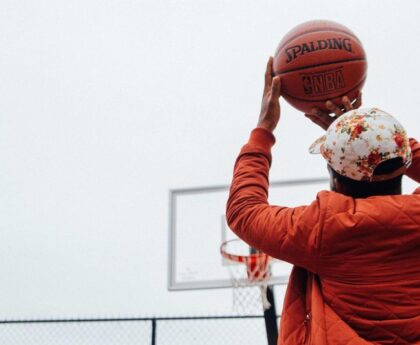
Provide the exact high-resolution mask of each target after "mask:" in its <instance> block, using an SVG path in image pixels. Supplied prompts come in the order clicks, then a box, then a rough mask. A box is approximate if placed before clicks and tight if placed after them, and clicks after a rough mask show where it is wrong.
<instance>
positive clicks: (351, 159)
mask: <svg viewBox="0 0 420 345" xmlns="http://www.w3.org/2000/svg"><path fill="white" fill-rule="evenodd" d="M310 151H311V152H312V153H321V154H322V156H323V157H324V158H325V159H326V160H327V162H328V166H329V170H330V175H331V188H332V189H333V190H336V191H338V192H341V193H343V194H346V195H349V196H352V197H355V198H365V197H369V196H373V195H390V194H401V180H402V176H403V174H404V172H405V170H406V169H407V167H408V166H409V165H410V163H411V149H410V145H409V141H408V137H407V134H406V131H405V130H404V128H403V127H402V126H401V124H400V123H399V122H398V121H397V120H396V119H395V118H394V117H392V116H391V115H389V114H387V113H385V112H383V111H382V110H379V109H377V108H371V109H357V110H351V111H349V112H347V113H345V114H344V115H342V116H340V117H339V118H338V119H337V120H335V121H334V122H333V123H332V124H331V126H330V127H329V128H328V129H327V132H326V134H325V136H323V137H322V138H320V139H318V140H317V141H316V142H315V143H314V144H313V145H312V146H311V148H310Z"/></svg>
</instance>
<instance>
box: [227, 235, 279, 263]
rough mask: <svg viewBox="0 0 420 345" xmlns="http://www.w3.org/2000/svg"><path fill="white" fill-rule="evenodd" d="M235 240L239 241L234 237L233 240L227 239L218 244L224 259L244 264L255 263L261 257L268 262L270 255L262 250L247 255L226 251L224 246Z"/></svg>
mask: <svg viewBox="0 0 420 345" xmlns="http://www.w3.org/2000/svg"><path fill="white" fill-rule="evenodd" d="M236 241H240V239H237V238H235V239H233V240H228V241H225V242H223V243H222V244H221V245H220V254H221V255H222V256H223V257H224V258H225V259H227V260H230V261H234V262H239V263H244V264H246V265H253V264H256V263H257V262H260V261H261V260H262V259H264V260H267V262H268V261H269V260H270V259H271V256H269V255H268V254H266V253H264V252H258V253H254V254H249V255H238V254H231V253H228V252H227V251H226V246H227V245H228V244H229V243H232V242H236Z"/></svg>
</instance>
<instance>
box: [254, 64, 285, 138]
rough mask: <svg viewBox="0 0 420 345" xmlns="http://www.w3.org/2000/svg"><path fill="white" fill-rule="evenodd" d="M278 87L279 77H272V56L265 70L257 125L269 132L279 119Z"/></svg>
mask: <svg viewBox="0 0 420 345" xmlns="http://www.w3.org/2000/svg"><path fill="white" fill-rule="evenodd" d="M280 87H281V85H280V77H279V76H277V77H274V78H273V58H272V57H270V59H269V60H268V62H267V68H266V70H265V83H264V93H263V99H262V103H261V113H260V117H259V119H258V125H257V127H259V128H265V129H267V130H269V131H270V132H272V131H273V130H274V129H275V128H276V126H277V123H278V122H279V120H280V102H279V98H280Z"/></svg>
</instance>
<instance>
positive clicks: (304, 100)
mask: <svg viewBox="0 0 420 345" xmlns="http://www.w3.org/2000/svg"><path fill="white" fill-rule="evenodd" d="M366 77H367V76H366V74H365V75H364V76H363V78H362V79H361V80H360V82H358V83H357V85H356V86H354V87H352V88H351V89H350V90H348V91H346V92H345V93H344V94H342V95H343V96H344V95H345V94H346V93H349V92H352V91H353V90H355V89H357V88H358V87H359V86H360V85H361V84H362V83H363V82H364V81H365V80H366ZM285 97H287V98H293V99H295V100H297V101H302V102H307V103H310V102H326V101H329V100H331V97H329V98H323V99H304V98H299V97H294V96H291V95H289V94H286V95H285ZM336 97H340V95H339V96H335V97H332V98H336Z"/></svg>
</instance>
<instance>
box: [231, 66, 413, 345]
mask: <svg viewBox="0 0 420 345" xmlns="http://www.w3.org/2000/svg"><path fill="white" fill-rule="evenodd" d="M280 84H281V80H280V78H279V77H275V78H273V77H272V58H270V60H269V62H268V64H267V70H266V74H265V87H264V94H263V100H262V106H261V113H260V116H259V120H258V125H257V128H255V129H254V130H253V131H252V132H251V135H250V138H249V141H248V143H247V144H246V145H245V146H243V148H242V150H241V152H240V154H239V156H238V158H237V160H236V164H235V168H234V176H233V180H232V184H231V187H230V195H229V199H228V202H227V209H226V216H227V220H228V224H229V226H230V228H231V229H232V230H233V231H234V232H235V233H236V234H237V235H238V236H239V237H240V238H242V239H243V240H244V241H246V242H247V243H248V244H249V245H250V246H251V247H253V248H256V249H258V250H261V251H264V252H266V253H267V254H269V255H271V256H272V257H274V258H277V259H280V260H284V261H287V262H290V263H292V264H293V265H294V268H293V270H292V273H291V276H290V279H289V283H288V287H287V292H286V296H285V301H284V304H283V312H282V317H281V322H280V334H279V340H278V343H279V344H284V345H289V344H290V345H296V344H320V345H327V344H329V345H361V344H364V345H366V344H381V345H385V344H406V345H408V344H410V345H413V344H420V188H418V189H417V190H416V191H415V192H414V193H413V194H411V195H404V194H402V192H401V179H402V176H403V174H406V175H408V176H409V177H411V178H412V179H414V180H415V181H417V182H420V144H419V143H418V142H417V141H415V140H414V139H410V140H409V139H408V137H407V135H406V132H405V130H404V129H403V128H402V126H401V125H400V124H399V123H398V121H397V120H396V119H395V118H393V117H392V116H391V115H389V114H386V113H385V112H383V111H381V110H379V109H376V108H373V109H353V108H356V107H358V106H359V105H360V104H358V103H360V99H358V100H357V102H356V104H353V105H352V104H351V103H350V101H349V100H348V99H347V98H346V97H344V98H343V103H344V107H345V110H346V113H345V114H342V111H341V110H340V109H338V108H337V107H336V106H335V105H334V104H333V103H331V102H327V106H328V109H330V110H331V112H332V113H333V114H335V116H333V117H332V116H330V115H329V114H326V113H323V112H321V111H319V110H317V109H315V110H314V111H313V113H312V114H309V115H308V114H307V115H306V116H307V117H308V118H309V119H311V120H312V121H313V122H315V123H316V124H318V125H320V126H321V127H323V128H324V129H327V132H326V134H325V136H324V137H322V138H321V139H319V140H318V141H317V142H316V143H314V145H313V146H312V147H311V152H313V153H318V152H319V153H320V154H321V155H322V156H323V157H324V158H325V159H326V161H327V166H328V171H329V174H330V181H331V182H330V184H331V191H321V192H319V193H318V194H317V195H316V196H314V198H315V200H314V201H313V202H312V203H311V204H310V205H306V206H300V207H294V208H290V207H287V206H284V205H270V204H269V203H268V201H267V197H268V188H269V169H270V165H271V159H272V157H271V148H272V146H273V145H274V143H275V138H274V136H273V134H272V132H273V131H274V129H275V128H276V126H277V124H278V122H279V119H280V104H279V98H280V96H281V85H280Z"/></svg>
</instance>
